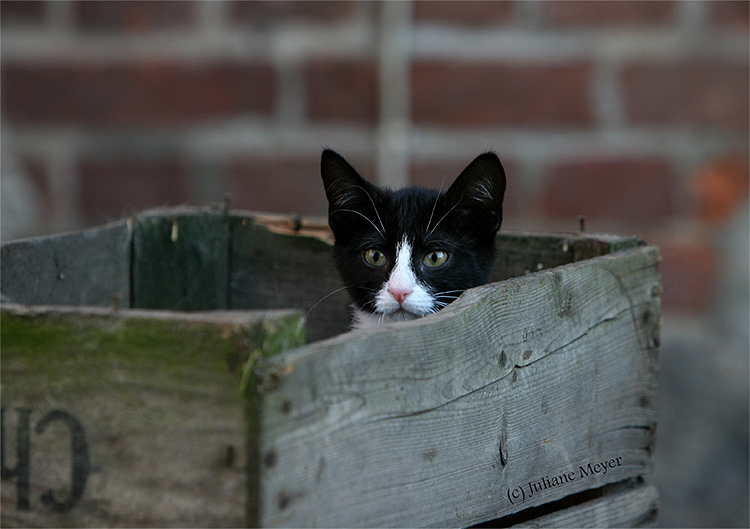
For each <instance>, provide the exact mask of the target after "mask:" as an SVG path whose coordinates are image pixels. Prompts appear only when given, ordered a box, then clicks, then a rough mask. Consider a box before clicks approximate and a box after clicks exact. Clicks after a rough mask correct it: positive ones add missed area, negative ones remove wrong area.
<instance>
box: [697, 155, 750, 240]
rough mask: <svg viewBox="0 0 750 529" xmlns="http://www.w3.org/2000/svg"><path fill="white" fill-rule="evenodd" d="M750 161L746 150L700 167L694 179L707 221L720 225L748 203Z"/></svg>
mask: <svg viewBox="0 0 750 529" xmlns="http://www.w3.org/2000/svg"><path fill="white" fill-rule="evenodd" d="M749 165H750V160H748V156H747V153H745V154H744V155H727V156H722V157H721V158H718V159H714V160H711V161H710V162H709V163H707V164H705V165H704V166H703V167H701V168H700V170H699V171H698V172H697V174H696V177H695V180H694V182H693V184H694V185H693V190H694V192H695V195H696V198H697V201H698V203H699V213H700V217H701V219H702V220H703V221H704V222H706V223H707V224H713V225H720V224H722V223H724V222H726V221H727V220H729V219H730V218H731V217H732V215H733V214H734V212H735V211H736V210H737V209H738V208H740V207H742V205H743V204H745V203H746V201H747V196H748V183H749V179H748V173H749V172H750V167H749Z"/></svg>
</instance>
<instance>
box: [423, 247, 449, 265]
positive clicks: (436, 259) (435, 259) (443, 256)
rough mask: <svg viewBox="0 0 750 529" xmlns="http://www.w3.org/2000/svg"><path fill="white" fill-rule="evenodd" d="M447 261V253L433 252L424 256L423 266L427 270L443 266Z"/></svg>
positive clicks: (441, 251)
mask: <svg viewBox="0 0 750 529" xmlns="http://www.w3.org/2000/svg"><path fill="white" fill-rule="evenodd" d="M447 260H448V252H444V251H443V250H435V251H434V252H430V253H428V254H427V255H425V256H424V264H425V266H428V267H429V268H437V267H438V266H443V265H444V264H445V262H446V261H447Z"/></svg>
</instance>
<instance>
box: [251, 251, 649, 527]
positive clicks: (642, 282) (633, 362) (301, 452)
mask: <svg viewBox="0 0 750 529" xmlns="http://www.w3.org/2000/svg"><path fill="white" fill-rule="evenodd" d="M657 261H658V252H657V251H656V250H655V249H654V248H652V247H645V248H640V249H635V250H629V251H626V252H618V253H617V254H613V255H608V256H604V257H600V258H596V259H592V260H588V261H586V262H582V263H575V264H572V265H568V266H565V267H560V268H557V269H554V270H549V271H546V272H541V273H538V274H532V275H529V276H527V277H523V278H518V279H513V280H509V281H506V282H502V283H497V284H494V285H488V286H485V287H480V288H478V289H473V290H471V291H468V292H467V293H466V294H465V295H464V296H463V297H462V298H461V299H460V300H459V301H457V302H456V303H455V304H454V305H453V306H451V307H449V308H448V309H446V310H445V311H443V312H442V313H440V314H437V315H434V316H430V317H426V318H423V319H420V320H416V321H414V322H409V323H407V324H395V325H390V326H385V327H380V328H376V329H371V330H366V331H361V332H359V331H358V332H355V333H350V334H347V335H345V336H341V337H337V338H335V339H332V340H328V341H326V342H321V343H318V344H312V345H310V346H307V347H305V348H302V349H299V350H297V351H294V352H290V353H289V354H288V355H282V356H281V357H278V358H277V359H276V360H275V361H274V362H273V364H272V365H271V366H270V367H269V369H273V370H274V372H276V373H283V374H285V376H283V377H281V378H280V379H279V380H277V381H276V382H275V384H274V387H273V388H269V391H266V392H264V393H263V394H262V395H263V399H264V404H263V408H262V409H263V418H262V419H263V422H262V424H263V432H264V437H263V445H262V451H263V454H264V455H263V457H264V461H267V462H269V464H268V465H267V467H266V468H265V469H264V474H263V476H262V485H263V486H262V494H263V508H264V511H263V513H262V514H263V517H262V520H261V521H262V525H267V526H300V525H305V526H309V525H319V526H435V525H439V526H452V527H461V526H467V525H471V524H475V523H480V522H483V521H486V520H492V519H496V518H499V517H502V516H505V515H507V514H511V513H514V512H517V511H519V510H523V509H526V508H528V507H533V506H538V505H542V504H546V503H548V502H551V501H555V500H558V499H560V498H563V497H565V496H568V495H570V494H574V493H576V492H580V491H582V490H588V489H593V488H597V487H601V486H603V485H606V484H609V483H617V482H620V481H623V480H625V479H628V478H632V477H634V476H639V475H644V474H647V473H649V472H650V471H651V466H652V453H653V449H654V440H655V421H656V407H655V406H656V404H655V396H656V387H657V380H656V371H657V351H658V332H659V321H660V302H659V298H658V292H659V289H658V284H659V277H658V271H657Z"/></svg>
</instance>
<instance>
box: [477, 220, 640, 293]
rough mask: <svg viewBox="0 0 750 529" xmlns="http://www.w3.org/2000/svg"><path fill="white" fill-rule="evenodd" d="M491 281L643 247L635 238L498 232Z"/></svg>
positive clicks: (603, 235)
mask: <svg viewBox="0 0 750 529" xmlns="http://www.w3.org/2000/svg"><path fill="white" fill-rule="evenodd" d="M496 241H497V242H496V244H497V256H496V258H495V268H494V270H493V274H492V280H493V281H503V280H505V279H509V278H511V277H519V276H522V275H525V274H528V273H531V272H536V271H539V270H547V269H550V268H554V267H556V266H561V265H565V264H570V263H575V262H578V261H583V260H584V259H591V258H593V257H599V256H601V255H606V254H608V253H611V252H614V251H621V250H627V249H629V248H634V247H636V246H640V245H643V244H644V243H643V241H641V240H640V239H638V238H635V237H621V236H616V235H606V234H585V233H529V232H508V231H500V232H499V233H498V235H497V239H496Z"/></svg>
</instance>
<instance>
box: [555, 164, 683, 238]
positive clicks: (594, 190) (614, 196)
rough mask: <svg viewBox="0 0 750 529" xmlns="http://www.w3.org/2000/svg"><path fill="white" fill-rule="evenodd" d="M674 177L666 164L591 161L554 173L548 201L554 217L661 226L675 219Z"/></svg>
mask: <svg viewBox="0 0 750 529" xmlns="http://www.w3.org/2000/svg"><path fill="white" fill-rule="evenodd" d="M674 185H675V184H674V175H673V171H672V168H671V166H670V165H669V164H668V163H667V162H665V161H663V160H660V159H599V160H597V159H591V160H580V161H570V162H561V163H557V164H555V165H553V166H552V167H551V168H550V171H549V175H548V180H547V184H546V186H545V190H544V194H543V197H542V200H543V203H542V206H543V209H544V212H545V213H546V214H548V215H550V216H552V217H558V218H565V219H577V218H578V217H579V216H585V217H587V218H590V219H595V220H606V221H613V222H617V223H628V224H640V225H643V224H655V223H659V222H663V221H664V220H665V219H667V218H668V217H670V216H671V215H673V214H674V193H675V190H674Z"/></svg>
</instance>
